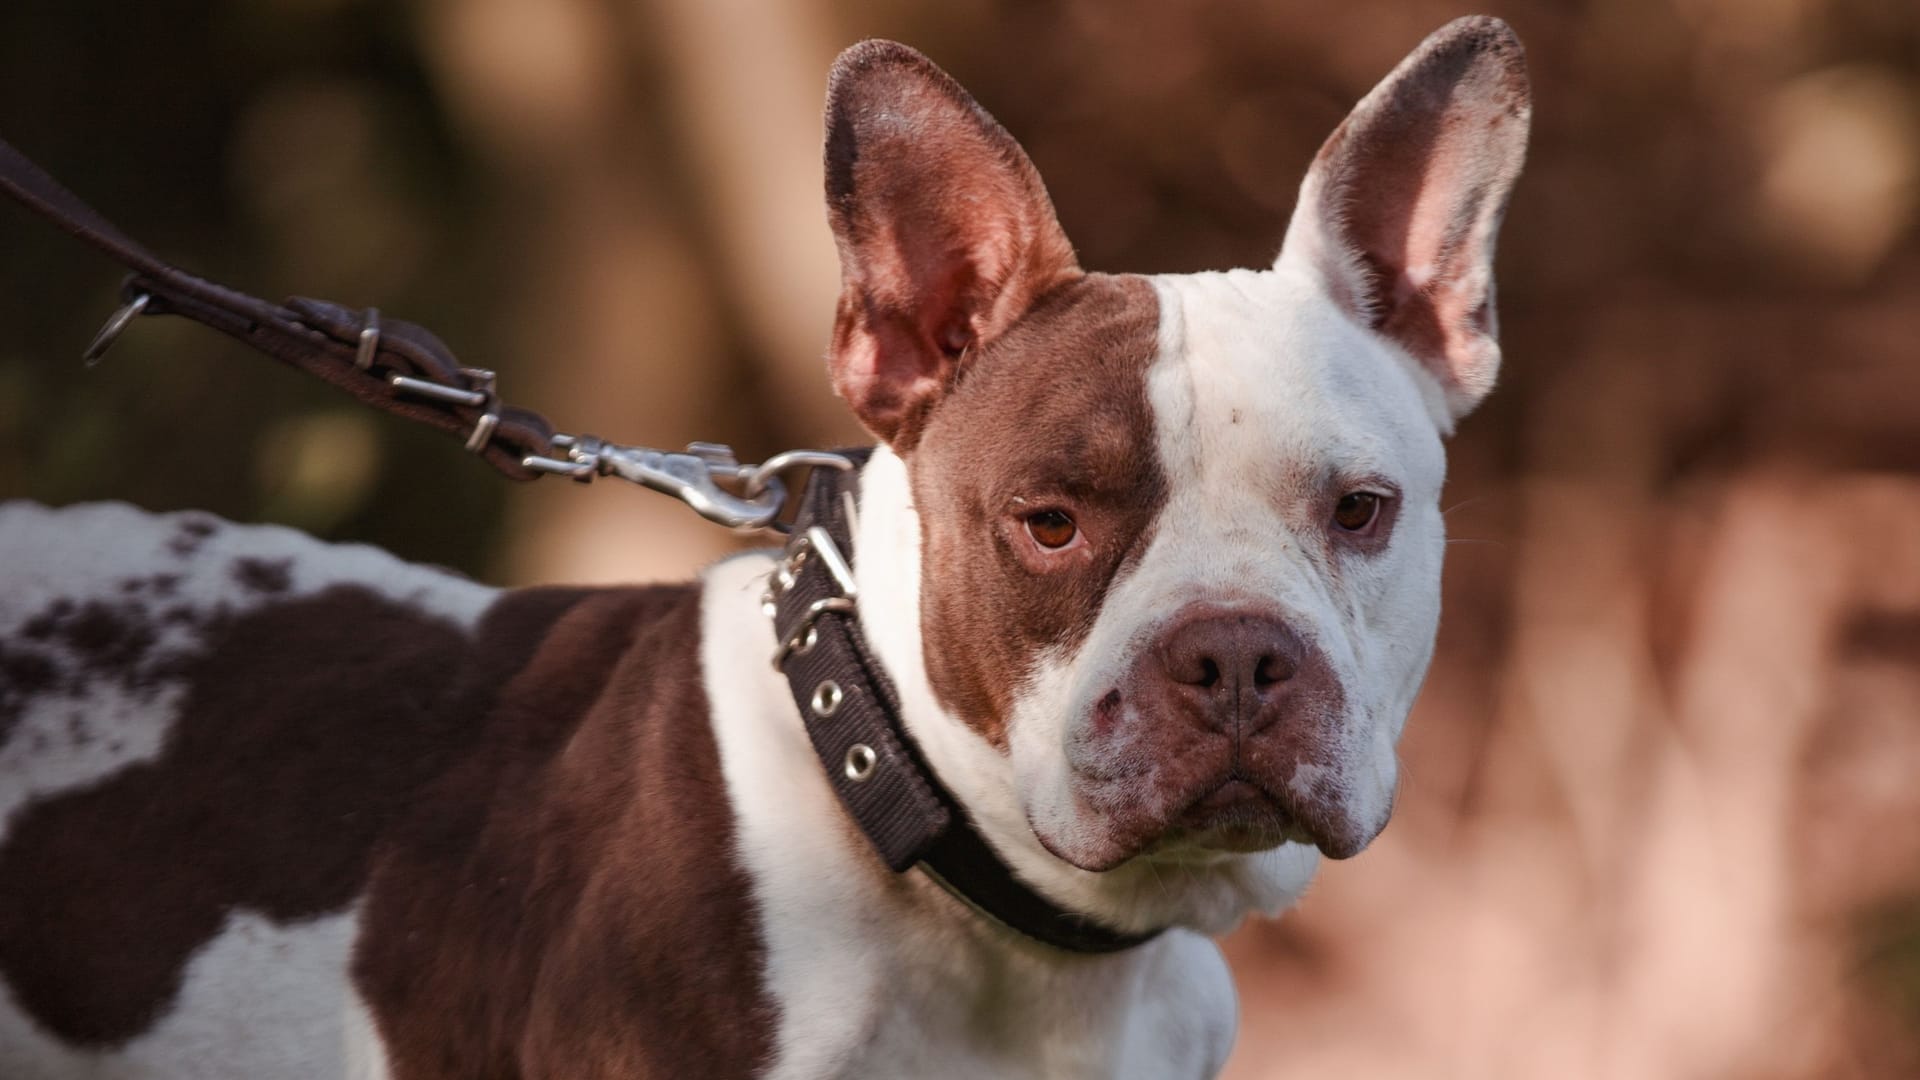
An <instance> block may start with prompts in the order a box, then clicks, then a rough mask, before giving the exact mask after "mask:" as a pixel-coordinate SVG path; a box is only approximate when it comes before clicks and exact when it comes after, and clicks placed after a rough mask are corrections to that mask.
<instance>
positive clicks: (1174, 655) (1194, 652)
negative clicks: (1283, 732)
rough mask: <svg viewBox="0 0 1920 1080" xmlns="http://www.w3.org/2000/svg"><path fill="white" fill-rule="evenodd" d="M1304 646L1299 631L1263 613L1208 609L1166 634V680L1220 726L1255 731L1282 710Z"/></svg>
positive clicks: (1248, 732)
mask: <svg viewBox="0 0 1920 1080" xmlns="http://www.w3.org/2000/svg"><path fill="white" fill-rule="evenodd" d="M1305 652H1306V648H1305V646H1304V645H1303V644H1302V643H1301V641H1300V637H1299V635H1297V634H1295V633H1294V632H1293V631H1292V630H1290V629H1288V628H1287V627H1286V625H1285V624H1283V623H1281V622H1280V621H1278V620H1277V619H1273V618H1270V617H1266V616H1261V615H1208V616H1203V617H1201V618H1197V619H1190V620H1188V621H1187V622H1184V623H1182V624H1180V625H1179V626H1177V627H1175V628H1174V629H1173V632H1172V633H1170V634H1168V635H1167V637H1166V639H1165V643H1164V645H1163V646H1162V647H1161V650H1160V657H1161V661H1162V664H1163V666H1164V667H1165V670H1166V677H1167V679H1168V681H1170V682H1172V683H1174V684H1175V686H1176V687H1177V689H1178V691H1179V692H1180V693H1181V694H1182V695H1183V696H1185V697H1187V698H1189V699H1190V700H1193V701H1194V702H1195V704H1197V705H1200V706H1201V708H1199V709H1198V710H1197V711H1198V712H1199V714H1200V716H1201V717H1203V718H1204V719H1205V721H1206V722H1207V723H1208V724H1209V725H1211V726H1213V727H1215V728H1218V729H1220V730H1223V731H1226V730H1234V729H1236V728H1237V729H1238V731H1239V733H1240V734H1241V735H1242V736H1246V735H1251V734H1253V733H1255V732H1257V731H1259V730H1261V729H1262V728H1265V727H1266V726H1267V725H1269V724H1271V723H1272V722H1273V720H1274V719H1275V718H1276V717H1277V716H1278V715H1279V713H1280V710H1279V708H1278V707H1277V706H1278V705H1279V703H1280V699H1281V698H1283V697H1285V696H1286V691H1287V684H1288V682H1289V681H1290V680H1291V679H1292V678H1293V677H1294V675H1295V674H1297V673H1298V672H1299V670H1300V664H1301V662H1302V660H1303V659H1304V657H1305Z"/></svg>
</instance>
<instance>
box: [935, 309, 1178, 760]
mask: <svg viewBox="0 0 1920 1080" xmlns="http://www.w3.org/2000/svg"><path fill="white" fill-rule="evenodd" d="M1158 346H1159V304H1158V300H1157V298H1156V296H1155V294H1154V291H1153V286H1152V285H1151V284H1149V283H1148V282H1147V281H1146V280H1145V279H1144V278H1138V277H1109V276H1106V275H1100V274H1094V275H1088V276H1086V277H1083V278H1081V279H1078V280H1076V281H1074V282H1072V283H1071V284H1068V285H1066V286H1063V287H1061V288H1059V289H1057V290H1056V291H1054V292H1053V293H1051V294H1049V295H1048V296H1046V297H1044V298H1043V299H1042V300H1041V301H1040V302H1039V303H1038V304H1036V305H1035V306H1034V308H1033V310H1032V311H1030V312H1028V313H1027V314H1026V315H1025V316H1024V317H1023V318H1022V319H1021V320H1020V321H1019V322H1017V323H1015V324H1014V325H1013V327H1012V328H1010V329H1009V330H1008V331H1007V333H1006V334H1004V335H1003V336H1002V337H1000V338H999V339H997V340H995V341H992V342H989V343H987V345H986V346H985V347H984V348H982V349H981V351H980V355H979V356H978V357H977V358H975V360H974V361H973V362H972V364H971V365H970V366H969V367H968V369H967V370H966V372H964V373H963V375H962V376H961V378H960V380H959V384H958V385H957V386H956V387H955V388H954V390H953V391H952V393H951V394H949V395H948V396H947V398H946V399H945V400H943V401H942V402H941V404H940V407H939V408H937V409H936V410H934V412H933V414H932V417H931V419H930V420H929V421H928V424H927V429H926V435H925V437H924V438H923V439H922V440H921V443H920V446H919V447H918V448H917V450H916V451H915V452H914V453H913V454H912V455H910V456H909V458H908V468H909V469H910V471H911V474H912V478H913V496H914V502H915V505H916V506H917V507H918V508H919V510H920V514H921V522H922V528H923V536H922V553H921V554H922V559H923V563H922V565H924V566H927V567H938V568H939V573H937V574H936V573H928V574H926V575H924V580H923V584H922V589H923V596H922V598H921V599H922V612H921V624H922V626H923V628H924V630H925V642H926V663H927V674H928V677H929V681H930V682H931V683H932V684H933V688H934V691H935V693H937V694H938V695H939V696H940V698H941V700H942V702H943V704H945V705H946V706H947V707H948V708H950V709H952V710H953V711H954V712H955V713H956V714H958V715H959V716H961V717H963V718H965V719H966V721H967V722H968V723H969V724H972V725H973V726H974V727H975V728H976V729H977V730H979V731H981V732H982V733H983V734H985V735H986V736H987V737H988V738H989V739H991V740H992V741H993V742H994V743H995V744H996V745H1004V742H1005V737H1006V732H1005V726H1006V720H1007V715H1008V712H1009V710H1010V708H1011V704H1012V697H1013V694H1014V693H1015V691H1016V690H1017V689H1018V688H1019V685H1020V682H1021V679H1022V678H1023V676H1024V675H1025V674H1026V673H1027V672H1028V671H1029V670H1031V668H1032V664H1033V661H1034V659H1035V657H1036V655H1037V654H1038V653H1039V651H1040V650H1042V649H1046V648H1050V647H1060V646H1066V647H1071V646H1073V645H1074V644H1076V643H1077V642H1079V641H1080V640H1082V639H1084V638H1085V636H1086V634H1087V632H1088V631H1089V630H1090V629H1091V628H1092V626H1093V622H1094V619H1095V617H1096V616H1097V615H1098V614H1099V611H1100V605H1101V603H1102V602H1103V601H1104V600H1105V597H1106V592H1107V589H1108V587H1109V586H1110V585H1111V584H1112V582H1113V579H1114V577H1115V575H1117V574H1118V573H1119V572H1120V571H1121V570H1122V569H1123V568H1125V567H1126V566H1127V565H1129V564H1130V562H1131V560H1133V559H1136V558H1137V557H1138V556H1139V553H1140V552H1141V551H1142V550H1143V549H1144V547H1145V543H1146V540H1147V530H1148V527H1149V525H1150V524H1151V523H1152V521H1153V520H1154V517H1155V516H1156V515H1157V514H1158V513H1159V510H1160V507H1161V506H1162V505H1163V504H1164V502H1165V500H1166V478H1165V476H1164V475H1163V474H1162V472H1161V468H1160V462H1159V457H1158V451H1157V446H1156V443H1155V433H1154V420H1153V410H1152V406H1151V404H1150V403H1149V402H1148V400H1147V389H1146V372H1147V368H1148V367H1149V366H1150V365H1151V364H1152V363H1153V360H1154V357H1155V355H1156V353H1157V352H1158ZM1049 507H1058V508H1061V509H1065V510H1067V511H1068V512H1070V513H1071V514H1072V515H1073V517H1074V519H1075V522H1076V524H1077V526H1078V528H1079V530H1080V533H1081V535H1082V536H1083V537H1084V539H1085V540H1086V546H1085V548H1083V549H1079V550H1076V551H1074V552H1070V553H1068V554H1066V555H1063V556H1060V557H1058V558H1059V561H1058V569H1054V570H1050V571H1048V572H1046V574H1045V577H1046V578H1047V580H1041V576H1040V575H1039V574H1036V572H1035V571H1034V570H1033V569H1032V568H1031V567H1030V565H1029V563H1028V561H1026V560H1023V559H1022V558H1021V556H1020V553H1019V551H1017V550H1016V548H1015V545H1016V544H1020V543H1024V542H1026V537H1025V536H1024V535H1023V533H1022V532H1021V530H1023V529H1024V528H1025V525H1024V523H1023V521H1022V520H1021V517H1020V514H1022V513H1025V512H1032V511H1035V510H1040V509H1044V508H1049Z"/></svg>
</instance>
